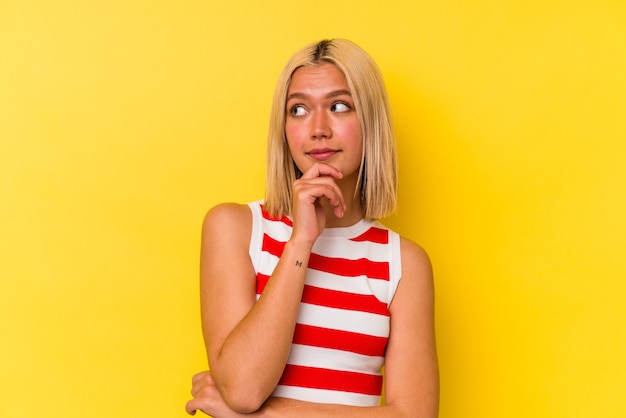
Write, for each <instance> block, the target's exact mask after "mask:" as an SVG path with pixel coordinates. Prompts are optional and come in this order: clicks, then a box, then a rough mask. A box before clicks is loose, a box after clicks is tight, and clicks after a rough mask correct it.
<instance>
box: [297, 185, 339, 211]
mask: <svg viewBox="0 0 626 418" xmlns="http://www.w3.org/2000/svg"><path fill="white" fill-rule="evenodd" d="M294 186H295V187H294V193H295V194H296V195H299V196H301V197H303V198H305V200H306V201H308V203H314V202H316V201H317V200H318V199H321V198H324V199H325V200H327V201H328V203H330V205H331V206H333V207H334V208H335V209H338V210H341V211H343V210H345V202H344V199H343V193H341V189H340V188H339V186H337V184H336V183H335V182H334V180H333V179H331V178H322V177H318V178H316V179H309V180H306V179H305V180H302V179H300V180H297V183H295V184H294Z"/></svg>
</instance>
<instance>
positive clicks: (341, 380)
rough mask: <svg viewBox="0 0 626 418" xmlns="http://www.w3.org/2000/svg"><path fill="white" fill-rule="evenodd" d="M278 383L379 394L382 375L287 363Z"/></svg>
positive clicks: (381, 385)
mask: <svg viewBox="0 0 626 418" xmlns="http://www.w3.org/2000/svg"><path fill="white" fill-rule="evenodd" d="M278 384H279V385H284V386H298V387H305V388H314V389H325V390H338V391H342V392H352V393H362V394H365V395H374V396H380V394H381V393H382V387H383V377H382V376H379V375H371V374H365V373H355V372H346V371H340V370H328V369H318V368H315V367H305V366H295V365H293V364H288V365H287V366H286V367H285V370H284V372H283V376H282V377H281V379H280V382H279V383H278Z"/></svg>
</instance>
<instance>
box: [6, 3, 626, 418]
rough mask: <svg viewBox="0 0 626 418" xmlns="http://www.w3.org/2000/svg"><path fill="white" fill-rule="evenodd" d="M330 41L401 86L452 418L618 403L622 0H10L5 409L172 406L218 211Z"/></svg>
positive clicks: (415, 203) (415, 233) (409, 166)
mask: <svg viewBox="0 0 626 418" xmlns="http://www.w3.org/2000/svg"><path fill="white" fill-rule="evenodd" d="M324 37H345V38H349V39H351V40H353V41H355V42H356V43H358V44H360V45H361V46H362V47H364V48H365V49H366V50H367V51H369V52H370V53H371V55H372V56H373V57H374V59H375V60H376V61H377V62H378V63H379V66H380V67H381V69H382V72H383V74H384V76H385V79H386V82H387V85H388V90H389V93H390V96H391V102H392V108H393V112H394V120H395V125H396V129H397V136H398V138H397V140H398V147H399V155H400V175H401V185H400V191H401V196H400V206H399V211H398V213H397V214H396V215H394V216H392V217H390V218H389V219H387V220H385V222H386V223H387V224H388V225H389V226H392V227H394V228H396V229H397V230H399V231H400V232H401V233H402V234H403V235H405V236H408V237H410V238H412V239H414V240H415V241H417V242H419V243H421V244H422V245H423V246H424V247H425V248H426V249H427V251H428V252H429V253H430V255H431V257H432V260H433V263H434V266H435V273H436V287H437V311H436V317H437V338H438V347H439V354H440V366H441V379H442V384H441V389H442V396H441V415H440V416H441V417H442V418H466V417H469V418H502V417H507V418H513V417H520V418H522V417H523V418H528V417H541V418H560V417H562V418H575V417H580V418H591V417H593V418H595V417H600V418H618V417H624V416H626V402H625V401H624V394H625V393H626V303H625V300H626V284H625V283H626V280H625V279H626V251H625V250H626V190H625V189H626V3H624V2H623V1H621V0H614V1H611V0H597V1H594V2H588V1H581V0H574V1H572V0H554V1H549V2H546V1H538V0H531V1H521V0H520V1H503V2H493V1H487V0H466V1H460V0H456V1H455V0H451V1H444V2H426V1H410V0H404V1H393V0H392V1H386V2H380V1H373V0H367V1H365V0H359V1H356V0H355V1H353V0H347V1H343V2H337V1H328V0H320V1H317V2H313V3H311V2H309V3H306V2H286V1H279V0H268V1H264V2H252V1H249V2H245V1H237V0H235V1H219V2H218V1H212V0H206V1H199V0H185V1H178V2H174V1H170V2H166V1H145V0H136V1H122V0H112V1H108V2H83V1H77V0H66V1H63V0H60V1H54V2H49V1H41V0H39V1H38V0H33V1H17V0H16V1H11V0H9V1H7V0H5V1H3V2H2V3H1V4H0V199H1V200H0V280H1V282H0V416H1V417H7V418H13V417H22V416H30V417H35V416H37V417H39V416H41V417H59V418H66V417H84V416H89V417H120V418H123V417H168V418H171V417H183V416H185V414H184V409H183V408H184V403H185V401H186V400H187V399H188V397H189V395H188V393H189V389H190V377H191V375H192V374H193V373H195V372H197V371H199V370H201V369H203V368H205V367H206V360H205V356H204V348H203V346H202V339H201V334H200V322H199V308H198V291H197V287H198V285H197V264H198V262H197V260H198V244H199V230H200V223H201V219H202V216H203V214H204V213H205V211H206V210H207V209H208V208H209V207H211V206H212V205H214V204H216V203H218V202H223V201H238V202H246V201H250V200H254V199H258V198H261V197H262V196H263V192H264V189H263V187H264V186H263V184H264V178H263V177H264V168H265V160H264V158H265V157H264V152H265V135H266V127H267V119H268V114H269V106H270V99H271V94H272V90H273V86H274V82H275V80H276V78H277V76H278V73H279V71H280V69H281V68H282V65H283V64H284V63H285V61H286V60H287V58H288V57H289V56H290V54H291V53H292V52H294V51H295V50H296V49H297V48H299V47H300V46H302V45H303V44H305V43H308V42H312V41H315V40H318V39H320V38H324Z"/></svg>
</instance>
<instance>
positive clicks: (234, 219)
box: [202, 203, 252, 238]
mask: <svg viewBox="0 0 626 418" xmlns="http://www.w3.org/2000/svg"><path fill="white" fill-rule="evenodd" d="M251 229H252V212H251V211H250V208H249V207H248V205H242V204H239V203H220V204H219V205H216V206H214V207H212V208H211V209H210V210H209V211H208V212H207V214H206V215H205V216H204V221H203V224H202V233H203V235H209V236H211V235H215V234H222V233H224V232H225V231H228V235H230V236H231V237H233V236H241V238H249V234H250V231H251Z"/></svg>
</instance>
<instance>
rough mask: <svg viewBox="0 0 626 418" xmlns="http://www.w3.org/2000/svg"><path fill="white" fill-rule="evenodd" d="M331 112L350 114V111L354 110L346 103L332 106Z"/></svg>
mask: <svg viewBox="0 0 626 418" xmlns="http://www.w3.org/2000/svg"><path fill="white" fill-rule="evenodd" d="M330 110H331V111H333V112H338V113H342V112H349V111H350V110H352V107H350V105H349V104H347V103H344V102H336V103H333V104H332V106H331V107H330Z"/></svg>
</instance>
